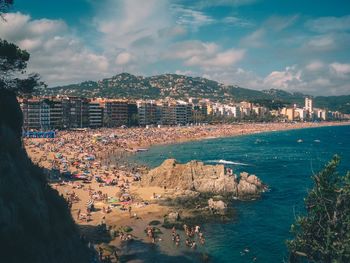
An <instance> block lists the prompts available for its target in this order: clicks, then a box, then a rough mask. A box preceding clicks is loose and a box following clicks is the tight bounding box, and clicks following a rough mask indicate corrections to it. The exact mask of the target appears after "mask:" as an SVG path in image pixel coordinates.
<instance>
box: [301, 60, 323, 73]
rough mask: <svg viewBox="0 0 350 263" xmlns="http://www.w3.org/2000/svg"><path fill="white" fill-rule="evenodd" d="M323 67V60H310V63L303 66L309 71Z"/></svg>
mask: <svg viewBox="0 0 350 263" xmlns="http://www.w3.org/2000/svg"><path fill="white" fill-rule="evenodd" d="M323 67H324V64H323V62H321V61H318V60H316V61H312V62H311V63H309V64H307V65H306V67H305V68H306V69H307V70H309V71H317V70H320V69H322V68H323Z"/></svg>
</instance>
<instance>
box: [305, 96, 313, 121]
mask: <svg viewBox="0 0 350 263" xmlns="http://www.w3.org/2000/svg"><path fill="white" fill-rule="evenodd" d="M305 110H306V111H307V117H308V118H309V119H310V120H311V119H313V112H314V108H313V101H312V99H311V98H305Z"/></svg>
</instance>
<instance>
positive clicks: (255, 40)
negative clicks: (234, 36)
mask: <svg viewBox="0 0 350 263" xmlns="http://www.w3.org/2000/svg"><path fill="white" fill-rule="evenodd" d="M265 35H266V30H265V29H264V28H259V29H258V30H255V31H254V32H252V33H250V34H249V35H248V36H246V37H244V38H242V39H241V45H242V46H245V47H254V48H258V47H262V46H264V41H263V39H264V36H265Z"/></svg>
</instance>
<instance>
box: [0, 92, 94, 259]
mask: <svg viewBox="0 0 350 263" xmlns="http://www.w3.org/2000/svg"><path fill="white" fill-rule="evenodd" d="M21 126H22V114H21V110H20V108H19V105H18V102H17V100H16V97H15V96H14V94H12V93H10V92H7V91H3V90H0V251H1V253H0V261H1V262H89V257H90V255H89V254H90V253H89V251H88V249H87V247H86V246H85V245H84V244H83V242H82V241H81V240H80V237H79V232H78V230H77V228H76V226H75V224H74V221H73V219H72V217H71V215H70V212H69V209H68V207H67V203H66V202H65V200H64V199H63V198H62V197H60V196H59V195H58V193H57V191H55V190H53V189H52V188H51V187H50V186H49V185H48V184H47V182H46V179H45V177H44V174H43V172H42V170H41V169H40V168H39V167H37V166H35V165H34V164H33V163H32V162H31V160H30V159H29V158H28V157H27V154H26V152H25V150H24V149H23V148H22V143H21V138H20V135H21Z"/></svg>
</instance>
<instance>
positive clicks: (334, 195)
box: [287, 156, 350, 263]
mask: <svg viewBox="0 0 350 263" xmlns="http://www.w3.org/2000/svg"><path fill="white" fill-rule="evenodd" d="M339 162H340V158H339V156H334V157H333V159H332V160H331V161H330V162H329V163H328V164H327V165H326V166H325V168H324V169H323V170H322V171H321V172H319V173H318V174H316V175H314V176H313V177H312V179H313V181H314V188H313V189H312V190H311V191H310V192H309V194H308V196H307V197H306V199H305V206H306V211H307V214H306V215H305V216H301V217H299V218H297V220H296V223H295V224H293V225H292V227H291V231H292V233H293V234H294V235H295V239H294V240H289V241H287V245H288V248H289V250H290V262H292V263H293V262H305V261H309V262H322V263H323V262H324V263H326V262H332V263H343V262H344V263H345V262H350V173H349V172H348V173H347V174H346V175H345V176H340V175H339V174H338V172H337V166H338V165H339Z"/></svg>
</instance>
